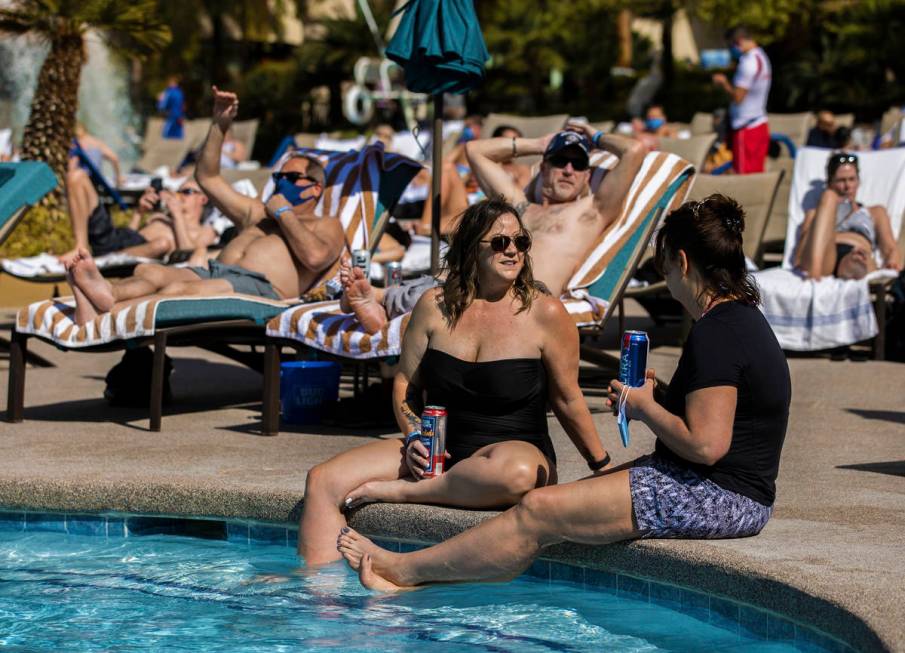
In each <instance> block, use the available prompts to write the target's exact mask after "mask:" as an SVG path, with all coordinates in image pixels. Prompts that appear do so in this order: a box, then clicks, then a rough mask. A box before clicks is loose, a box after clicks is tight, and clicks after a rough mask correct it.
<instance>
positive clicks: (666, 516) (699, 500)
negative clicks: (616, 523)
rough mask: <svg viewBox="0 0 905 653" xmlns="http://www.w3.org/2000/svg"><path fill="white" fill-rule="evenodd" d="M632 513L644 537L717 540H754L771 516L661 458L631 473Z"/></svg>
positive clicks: (766, 508) (639, 464)
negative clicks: (741, 538) (742, 538)
mask: <svg viewBox="0 0 905 653" xmlns="http://www.w3.org/2000/svg"><path fill="white" fill-rule="evenodd" d="M629 485H630V487H631V492H632V508H633V511H634V513H635V521H636V523H637V525H638V529H639V530H640V531H642V532H643V535H642V537H653V538H677V537H679V538H690V539H721V538H730V537H749V536H751V535H757V534H758V533H760V531H761V529H762V528H763V527H764V525H766V523H767V521H768V520H769V519H770V515H772V514H773V508H772V507H771V506H765V505H763V504H761V503H758V502H757V501H755V500H754V499H751V498H749V497H746V496H744V495H742V494H738V493H736V492H732V491H731V490H726V489H724V488H722V487H720V486H719V485H717V484H716V483H714V482H713V481H711V480H709V479H707V478H704V477H703V476H701V475H700V474H698V473H697V472H695V471H694V470H691V469H688V468H687V467H682V466H680V465H678V464H677V463H675V462H673V461H671V460H668V459H666V458H663V457H661V456H656V455H651V456H644V457H643V458H639V459H638V460H637V461H635V466H634V467H632V468H631V469H630V470H629Z"/></svg>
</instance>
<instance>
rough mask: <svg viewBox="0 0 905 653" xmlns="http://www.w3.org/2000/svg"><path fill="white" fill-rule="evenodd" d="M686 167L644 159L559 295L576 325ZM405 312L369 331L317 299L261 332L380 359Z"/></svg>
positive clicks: (393, 350)
mask: <svg viewBox="0 0 905 653" xmlns="http://www.w3.org/2000/svg"><path fill="white" fill-rule="evenodd" d="M615 162H616V159H615V157H610V156H609V155H605V156H603V157H602V159H598V160H597V162H596V163H597V165H598V166H599V167H600V168H601V170H600V171H599V172H595V175H598V176H599V178H598V179H597V180H596V181H595V184H596V183H599V182H600V180H602V178H603V175H605V174H606V168H607V167H612V166H613V165H614V164H615ZM691 170H692V168H691V166H690V165H689V164H688V162H687V161H684V160H682V159H680V158H679V157H677V156H675V155H672V154H665V153H662V152H657V153H651V154H649V155H648V156H647V157H646V158H645V160H644V163H643V165H642V168H641V171H640V172H639V173H638V175H637V176H636V177H635V181H634V182H633V183H632V186H631V188H630V190H629V193H628V194H627V196H626V201H625V204H624V205H623V211H622V214H621V215H620V216H619V218H618V219H617V220H616V222H615V223H614V224H613V225H612V226H611V228H610V229H608V230H607V231H606V232H604V233H603V234H601V237H600V240H599V241H598V243H597V244H596V246H595V247H594V248H593V250H592V251H591V254H590V255H589V256H588V258H587V260H586V261H585V262H584V263H583V264H582V265H581V266H579V268H578V270H577V271H576V273H575V274H574V275H573V277H572V279H571V280H570V282H569V288H570V290H569V292H568V293H567V295H566V296H564V297H563V298H562V300H563V304H564V305H565V307H566V310H567V311H568V312H569V314H570V315H571V316H572V318H573V319H574V320H575V323H576V326H589V325H598V324H601V323H602V322H603V321H604V320H605V319H606V318H607V317H608V316H609V313H610V311H611V308H612V305H613V303H614V300H615V299H616V295H617V294H618V293H619V292H621V291H622V288H623V287H624V285H625V283H626V282H627V278H626V277H627V275H628V274H630V268H631V267H632V266H633V265H634V263H636V262H637V259H638V258H639V256H640V251H641V247H642V245H643V243H642V242H641V240H643V238H642V235H643V233H648V234H649V233H650V229H652V227H653V225H652V224H651V222H652V221H653V220H654V219H655V217H656V216H658V215H660V214H662V212H663V210H664V209H665V208H666V207H673V206H675V205H677V203H681V201H682V200H683V199H684V197H685V195H686V194H687V192H688V188H689V186H690V179H691V177H690V175H691ZM529 190H530V189H529ZM529 197H532V196H531V195H530V194H529ZM645 229H647V231H645ZM410 316H411V314H410V313H409V314H405V315H400V316H398V317H395V318H394V319H392V320H390V321H389V322H388V323H387V324H386V325H385V326H384V328H383V329H381V330H380V331H378V332H377V333H376V334H373V335H370V334H368V333H366V332H365V330H364V329H363V328H362V327H361V325H360V324H359V323H358V321H357V320H356V319H355V317H354V316H353V315H348V314H344V313H342V311H341V310H340V308H339V302H321V303H318V304H309V305H306V306H303V307H295V308H292V309H289V310H288V311H286V312H284V313H282V314H281V315H279V316H278V317H276V318H274V319H272V320H271V321H270V322H268V324H267V335H268V336H270V337H273V338H283V339H291V340H297V341H301V342H304V343H305V344H307V345H309V346H311V347H314V348H316V349H320V350H322V351H326V352H329V353H332V354H336V355H339V356H344V357H347V358H357V359H368V358H383V357H387V356H395V355H398V354H399V352H400V351H401V349H402V337H403V335H404V334H405V328H406V326H407V325H408V320H409V318H410Z"/></svg>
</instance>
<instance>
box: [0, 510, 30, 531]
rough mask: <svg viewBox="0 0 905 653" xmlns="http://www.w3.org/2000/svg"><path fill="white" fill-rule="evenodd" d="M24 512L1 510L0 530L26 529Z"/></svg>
mask: <svg viewBox="0 0 905 653" xmlns="http://www.w3.org/2000/svg"><path fill="white" fill-rule="evenodd" d="M24 530H25V513H24V512H0V531H24Z"/></svg>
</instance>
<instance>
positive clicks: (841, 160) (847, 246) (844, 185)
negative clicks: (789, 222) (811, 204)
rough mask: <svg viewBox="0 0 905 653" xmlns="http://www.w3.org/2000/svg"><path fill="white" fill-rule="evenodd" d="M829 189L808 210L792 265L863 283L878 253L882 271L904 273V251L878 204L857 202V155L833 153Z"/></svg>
mask: <svg viewBox="0 0 905 653" xmlns="http://www.w3.org/2000/svg"><path fill="white" fill-rule="evenodd" d="M826 180H827V182H826V183H827V188H826V190H824V191H823V194H822V195H821V196H820V203H819V204H818V205H817V208H816V209H811V210H809V211H808V212H807V214H806V215H805V219H804V224H802V226H801V240H800V242H799V245H798V250H797V252H796V256H795V265H796V267H798V268H799V269H800V270H802V271H803V272H804V273H805V274H806V275H807V276H808V277H810V278H812V279H820V278H821V277H825V276H829V275H833V276H836V277H839V278H840V279H863V278H864V277H865V276H867V274H868V273H870V272H873V271H874V270H876V269H877V263H876V261H875V259H874V252H875V251H877V250H879V252H880V255H881V256H882V258H883V267H886V268H890V269H892V270H901V269H902V253H901V252H900V251H899V249H898V247H896V240H895V237H894V236H893V233H892V226H891V225H890V222H889V214H887V212H886V209H885V208H884V207H882V206H871V207H866V206H864V205H863V204H859V203H858V202H857V201H856V200H855V196H856V195H857V194H858V186H859V185H860V183H861V180H860V178H859V176H858V157H857V156H856V155H854V154H849V153H846V152H833V153H832V154H831V155H830V158H829V160H828V161H827V164H826Z"/></svg>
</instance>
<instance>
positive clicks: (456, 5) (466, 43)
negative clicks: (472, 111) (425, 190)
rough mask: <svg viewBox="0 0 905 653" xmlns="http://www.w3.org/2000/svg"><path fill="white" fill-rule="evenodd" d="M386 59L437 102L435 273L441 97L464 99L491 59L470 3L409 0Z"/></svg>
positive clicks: (433, 266) (433, 188) (435, 262)
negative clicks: (449, 95) (461, 96)
mask: <svg viewBox="0 0 905 653" xmlns="http://www.w3.org/2000/svg"><path fill="white" fill-rule="evenodd" d="M399 11H405V13H404V14H403V16H402V19H401V20H400V21H399V26H398V27H397V28H396V33H395V34H394V35H393V38H392V40H391V41H390V43H389V45H388V46H387V49H386V56H387V57H388V58H390V59H392V60H393V61H395V62H396V63H398V64H399V65H401V66H402V67H403V69H404V70H405V85H406V87H407V88H408V90H410V91H412V92H414V93H428V94H430V95H433V96H434V125H433V148H432V149H433V154H432V168H431V170H432V172H431V207H432V208H431V213H432V216H431V224H432V235H431V271H432V272H433V273H435V274H436V273H437V271H438V269H439V258H440V174H441V171H442V168H443V166H442V158H443V138H442V131H443V94H444V93H465V92H466V91H468V90H469V89H471V88H474V87H475V86H477V85H478V84H480V83H481V81H483V79H484V63H485V62H486V61H487V59H489V58H490V54H489V53H488V52H487V46H485V45H484V36H483V35H482V34H481V25H480V24H479V23H478V17H477V16H476V15H475V11H474V5H473V4H472V0H410V1H409V2H408V3H406V4H405V6H403V7H402V8H401V9H400V10H399Z"/></svg>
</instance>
